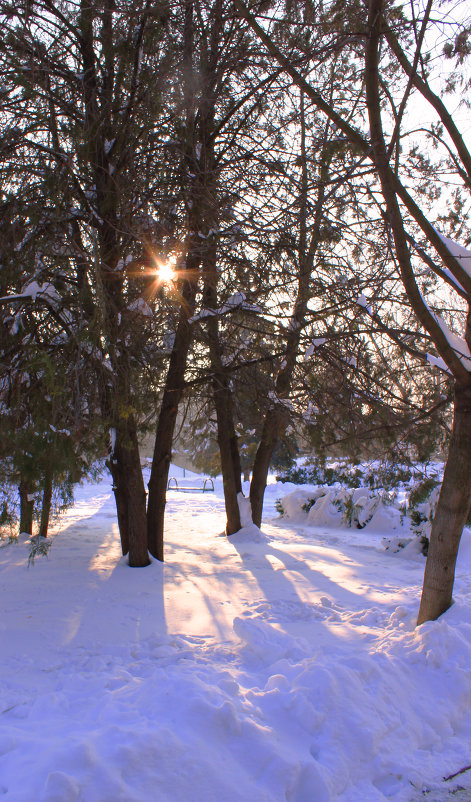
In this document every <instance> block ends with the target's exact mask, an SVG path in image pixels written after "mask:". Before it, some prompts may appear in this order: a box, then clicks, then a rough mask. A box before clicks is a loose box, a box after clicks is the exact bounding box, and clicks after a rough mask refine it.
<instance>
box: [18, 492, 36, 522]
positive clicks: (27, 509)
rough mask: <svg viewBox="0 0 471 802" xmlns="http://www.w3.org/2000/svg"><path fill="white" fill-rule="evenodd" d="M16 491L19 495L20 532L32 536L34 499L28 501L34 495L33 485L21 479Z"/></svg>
mask: <svg viewBox="0 0 471 802" xmlns="http://www.w3.org/2000/svg"><path fill="white" fill-rule="evenodd" d="M18 491H19V494H20V532H24V533H25V534H27V535H32V534H33V511H34V499H32V498H31V500H30V496H32V495H33V493H34V485H33V483H32V482H30V481H28V480H27V479H21V480H20V484H19V487H18Z"/></svg>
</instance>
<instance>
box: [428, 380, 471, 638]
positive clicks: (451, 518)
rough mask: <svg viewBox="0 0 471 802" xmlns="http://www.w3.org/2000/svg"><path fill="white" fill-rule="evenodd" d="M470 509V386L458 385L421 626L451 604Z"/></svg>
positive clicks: (431, 543)
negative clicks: (457, 563)
mask: <svg viewBox="0 0 471 802" xmlns="http://www.w3.org/2000/svg"><path fill="white" fill-rule="evenodd" d="M470 507H471V387H470V386H468V387H462V386H460V385H456V386H455V407H454V420H453V431H452V435H451V441H450V447H449V451H448V459H447V462H446V467H445V473H444V475H443V483H442V487H441V490H440V497H439V499H438V506H437V509H436V512H435V517H434V519H433V524H432V532H431V535H430V546H429V551H428V555H427V563H426V565H425V575H424V585H423V590H422V599H421V602H420V609H419V616H418V619H417V623H418V624H423V623H424V621H434V620H435V619H436V618H438V617H439V616H440V615H442V613H444V612H446V610H448V608H449V607H450V606H451V604H452V601H453V599H452V594H453V583H454V578H455V565H456V558H457V556H458V548H459V545H460V539H461V534H462V531H463V527H464V525H465V523H466V520H467V518H468V515H469V510H470Z"/></svg>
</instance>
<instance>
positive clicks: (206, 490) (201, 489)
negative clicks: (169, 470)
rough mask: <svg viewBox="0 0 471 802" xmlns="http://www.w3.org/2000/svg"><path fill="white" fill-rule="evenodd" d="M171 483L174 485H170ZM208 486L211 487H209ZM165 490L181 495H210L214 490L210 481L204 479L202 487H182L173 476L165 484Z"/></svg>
mask: <svg viewBox="0 0 471 802" xmlns="http://www.w3.org/2000/svg"><path fill="white" fill-rule="evenodd" d="M171 482H174V483H175V484H174V485H171ZM209 484H210V485H211V486H209ZM167 490H179V491H181V492H182V493H211V492H212V491H213V490H214V483H213V480H212V479H205V480H204V482H203V487H191V486H189V485H188V486H186V487H182V486H180V485H179V484H178V482H177V480H176V479H175V477H174V476H171V477H170V479H169V480H168V482H167Z"/></svg>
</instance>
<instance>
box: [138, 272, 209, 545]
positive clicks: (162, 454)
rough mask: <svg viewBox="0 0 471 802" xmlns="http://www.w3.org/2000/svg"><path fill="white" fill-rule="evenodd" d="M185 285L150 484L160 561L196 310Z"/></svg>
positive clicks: (150, 520)
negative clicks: (178, 418)
mask: <svg viewBox="0 0 471 802" xmlns="http://www.w3.org/2000/svg"><path fill="white" fill-rule="evenodd" d="M187 262H188V259H187ZM186 285H187V286H186V293H185V297H186V303H184V305H183V306H182V309H181V312H180V320H179V323H178V326H177V331H176V334H175V342H174V344H173V348H172V354H171V357H170V365H169V369H168V373H167V379H166V382H165V389H164V394H163V398H162V404H161V407H160V414H159V420H158V424H157V432H156V436H155V446H154V454H153V457H152V469H151V474H150V479H149V485H148V488H149V499H148V504H147V545H148V549H149V551H150V553H151V554H152V556H153V557H155V558H156V559H157V560H161V561H163V559H164V517H165V504H166V495H167V483H168V472H169V468H170V461H171V459H172V444H173V436H174V433H175V425H176V421H177V414H178V405H179V403H180V401H181V398H182V394H183V387H184V377H185V369H186V363H187V357H188V350H189V348H190V344H191V327H190V324H189V323H188V317H189V316H190V315H191V314H192V312H193V311H194V307H195V297H196V287H197V284H196V282H193V281H188V282H186Z"/></svg>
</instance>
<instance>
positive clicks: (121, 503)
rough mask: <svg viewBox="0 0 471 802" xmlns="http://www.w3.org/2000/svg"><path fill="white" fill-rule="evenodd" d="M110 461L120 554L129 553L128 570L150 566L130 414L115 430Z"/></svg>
mask: <svg viewBox="0 0 471 802" xmlns="http://www.w3.org/2000/svg"><path fill="white" fill-rule="evenodd" d="M114 458H115V459H116V467H117V470H116V474H115V475H113V483H114V485H115V489H114V493H115V500H116V511H117V514H118V525H119V526H120V536H121V549H122V551H123V554H125V553H128V554H129V557H128V562H129V565H130V566H131V568H143V567H145V566H146V565H149V563H150V560H149V554H148V551H147V520H146V490H145V486H144V479H143V476H142V469H141V459H140V455H139V444H138V441H137V431H136V424H135V421H134V418H133V417H132V415H130V416H129V417H128V418H127V419H126V420H125V421H123V422H122V423H120V425H119V426H118V428H117V430H116V446H115V450H114ZM116 480H117V481H116ZM121 526H123V531H122V532H121Z"/></svg>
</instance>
